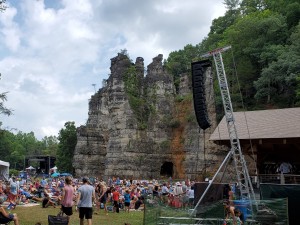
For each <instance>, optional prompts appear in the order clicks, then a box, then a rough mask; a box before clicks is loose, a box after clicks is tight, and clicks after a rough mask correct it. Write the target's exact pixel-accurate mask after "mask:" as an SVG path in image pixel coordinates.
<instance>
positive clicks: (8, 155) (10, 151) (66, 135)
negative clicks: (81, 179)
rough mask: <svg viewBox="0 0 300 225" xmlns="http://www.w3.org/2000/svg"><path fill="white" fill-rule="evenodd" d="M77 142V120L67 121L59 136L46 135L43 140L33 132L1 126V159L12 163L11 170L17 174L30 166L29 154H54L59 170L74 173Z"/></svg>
mask: <svg viewBox="0 0 300 225" xmlns="http://www.w3.org/2000/svg"><path fill="white" fill-rule="evenodd" d="M76 143H77V135H76V126H75V122H66V123H65V125H64V128H62V129H61V130H60V131H59V134H58V137H56V136H49V137H47V136H45V137H44V138H43V139H42V140H38V139H37V138H36V137H35V135H34V133H33V132H30V133H24V132H22V131H19V132H17V133H16V134H15V133H13V132H11V131H8V130H5V129H1V127H0V159H1V160H2V161H7V162H9V163H10V170H11V172H12V173H14V174H15V175H17V171H21V170H24V169H25V167H26V166H29V165H25V159H26V157H28V156H54V157H56V166H57V167H58V170H59V171H61V172H69V173H73V167H72V159H73V154H74V150H75V146H76ZM30 166H33V167H35V168H37V167H39V164H38V162H31V164H30Z"/></svg>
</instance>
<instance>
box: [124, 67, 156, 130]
mask: <svg viewBox="0 0 300 225" xmlns="http://www.w3.org/2000/svg"><path fill="white" fill-rule="evenodd" d="M123 81H124V86H125V92H126V94H127V96H128V102H129V105H130V107H131V109H132V111H133V113H134V115H135V116H136V119H137V122H138V129H140V130H144V129H146V128H147V122H148V119H149V116H150V113H153V112H154V111H155V110H154V107H153V102H155V100H156V96H155V94H153V92H152V91H151V88H150V87H148V88H146V87H144V86H143V85H142V77H141V75H139V74H138V72H137V70H136V68H135V67H134V66H130V67H129V68H128V69H127V71H126V73H125V74H124V76H123ZM153 88H155V87H152V89H153ZM149 95H151V98H149ZM149 99H151V100H152V101H153V102H150V101H149Z"/></svg>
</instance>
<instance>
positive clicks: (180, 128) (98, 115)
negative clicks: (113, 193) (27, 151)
mask: <svg viewBox="0 0 300 225" xmlns="http://www.w3.org/2000/svg"><path fill="white" fill-rule="evenodd" d="M162 60H163V56H162V55H158V56H157V57H155V58H153V62H152V63H151V64H149V65H148V67H147V75H146V76H144V60H143V58H141V57H138V58H137V59H136V62H135V63H132V62H131V61H130V59H129V58H128V57H127V56H126V55H123V54H118V56H116V57H115V58H112V59H111V67H110V69H111V75H110V77H109V78H108V80H107V81H106V83H105V86H103V87H102V88H101V89H100V90H99V91H98V92H97V93H96V94H95V95H93V96H92V97H91V99H90V102H89V111H88V120H87V123H86V125H85V126H81V127H79V128H78V129H77V137H78V141H77V146H76V149H75V153H74V159H73V166H74V169H75V173H76V176H86V175H88V176H97V177H102V178H107V177H109V176H119V177H123V178H160V177H161V176H165V177H169V176H172V177H173V178H186V177H188V178H194V177H199V176H201V174H202V175H203V174H204V173H209V172H213V171H215V170H216V169H217V167H218V165H219V164H218V163H219V161H220V159H221V158H222V156H221V157H220V156H218V155H222V154H223V153H219V150H218V149H217V148H216V146H214V145H213V144H211V143H210V142H209V141H208V139H209V136H210V133H211V132H212V131H213V129H214V128H215V126H216V122H215V120H214V118H215V109H214V101H212V100H211V99H209V98H212V97H213V96H214V95H213V93H212V94H211V95H208V94H207V95H206V96H207V98H208V99H207V100H208V102H209V104H208V111H209V114H210V118H212V119H213V121H212V122H213V123H212V124H213V126H212V127H211V128H209V129H207V130H206V131H205V133H204V132H203V131H200V132H199V127H198V124H197V123H196V119H195V115H194V109H193V102H192V98H191V97H189V96H192V92H191V84H190V83H191V82H190V79H189V78H188V76H189V75H188V74H184V75H182V79H181V82H180V85H179V88H178V89H179V90H177V92H178V93H176V90H175V86H174V81H173V77H172V76H171V75H170V74H168V73H167V72H166V70H165V69H164V66H163V64H162ZM132 68H134V69H132ZM133 71H134V72H133ZM132 74H134V79H133V76H132ZM128 76H131V78H130V79H128ZM126 79H127V80H126ZM206 81H207V84H206V87H207V88H206V89H207V90H210V91H212V90H213V89H212V83H210V80H209V79H206ZM133 82H137V83H138V84H139V85H138V88H137V90H135V89H134V88H132V87H131V86H130V85H132V83H133ZM130 88H131V89H130ZM136 93H138V95H136ZM178 96H181V97H182V99H183V100H182V101H177V100H176V98H177V97H178ZM204 146H205V147H204ZM209 165H215V166H209Z"/></svg>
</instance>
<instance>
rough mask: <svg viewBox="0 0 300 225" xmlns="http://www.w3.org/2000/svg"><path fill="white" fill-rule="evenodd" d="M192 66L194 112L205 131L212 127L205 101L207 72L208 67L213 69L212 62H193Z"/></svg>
mask: <svg viewBox="0 0 300 225" xmlns="http://www.w3.org/2000/svg"><path fill="white" fill-rule="evenodd" d="M191 66H192V85H193V98H194V110H195V114H196V118H197V122H198V125H199V126H200V128H201V129H203V130H205V129H207V128H209V127H210V126H211V123H210V121H209V118H208V114H207V107H206V99H205V72H206V70H207V68H208V67H211V61H210V60H202V61H198V62H193V63H192V64H191Z"/></svg>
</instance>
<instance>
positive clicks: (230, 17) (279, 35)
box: [165, 0, 300, 113]
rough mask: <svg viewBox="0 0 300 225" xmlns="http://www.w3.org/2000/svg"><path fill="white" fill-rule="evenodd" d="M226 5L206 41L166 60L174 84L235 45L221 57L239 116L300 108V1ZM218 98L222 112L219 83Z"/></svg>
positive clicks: (228, 1) (245, 0) (250, 0)
mask: <svg viewBox="0 0 300 225" xmlns="http://www.w3.org/2000/svg"><path fill="white" fill-rule="evenodd" d="M224 4H225V6H226V9H227V10H226V13H225V15H224V16H221V17H219V18H217V19H214V20H213V22H212V25H211V27H210V32H209V34H208V36H207V37H206V38H204V39H203V40H202V41H201V42H200V43H199V44H197V45H195V46H193V45H191V44H187V45H186V46H184V48H183V49H181V50H178V51H174V52H171V53H170V55H169V57H168V58H167V60H166V61H165V66H166V68H167V69H168V70H169V71H170V72H171V73H172V75H173V76H174V80H175V85H176V84H178V82H179V79H180V75H181V74H183V73H187V72H189V73H190V72H191V71H190V64H191V62H192V61H197V60H201V57H200V56H201V55H202V54H204V53H206V52H208V51H211V50H214V49H216V48H220V47H225V46H228V45H231V46H232V48H231V50H230V51H227V52H224V53H222V55H223V60H224V65H225V71H226V76H227V79H228V85H229V90H230V92H231V99H232V104H233V107H234V110H235V111H239V110H242V109H245V110H256V109H271V108H287V107H297V106H300V66H299V65H300V41H299V40H300V24H299V21H300V2H299V1H298V0H242V1H239V0H225V1H224ZM190 74H191V73H190ZM215 80H217V79H215ZM215 93H216V96H215V97H216V107H217V110H218V112H219V113H221V111H222V109H223V106H222V101H221V96H220V94H219V87H218V85H217V82H215Z"/></svg>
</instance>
